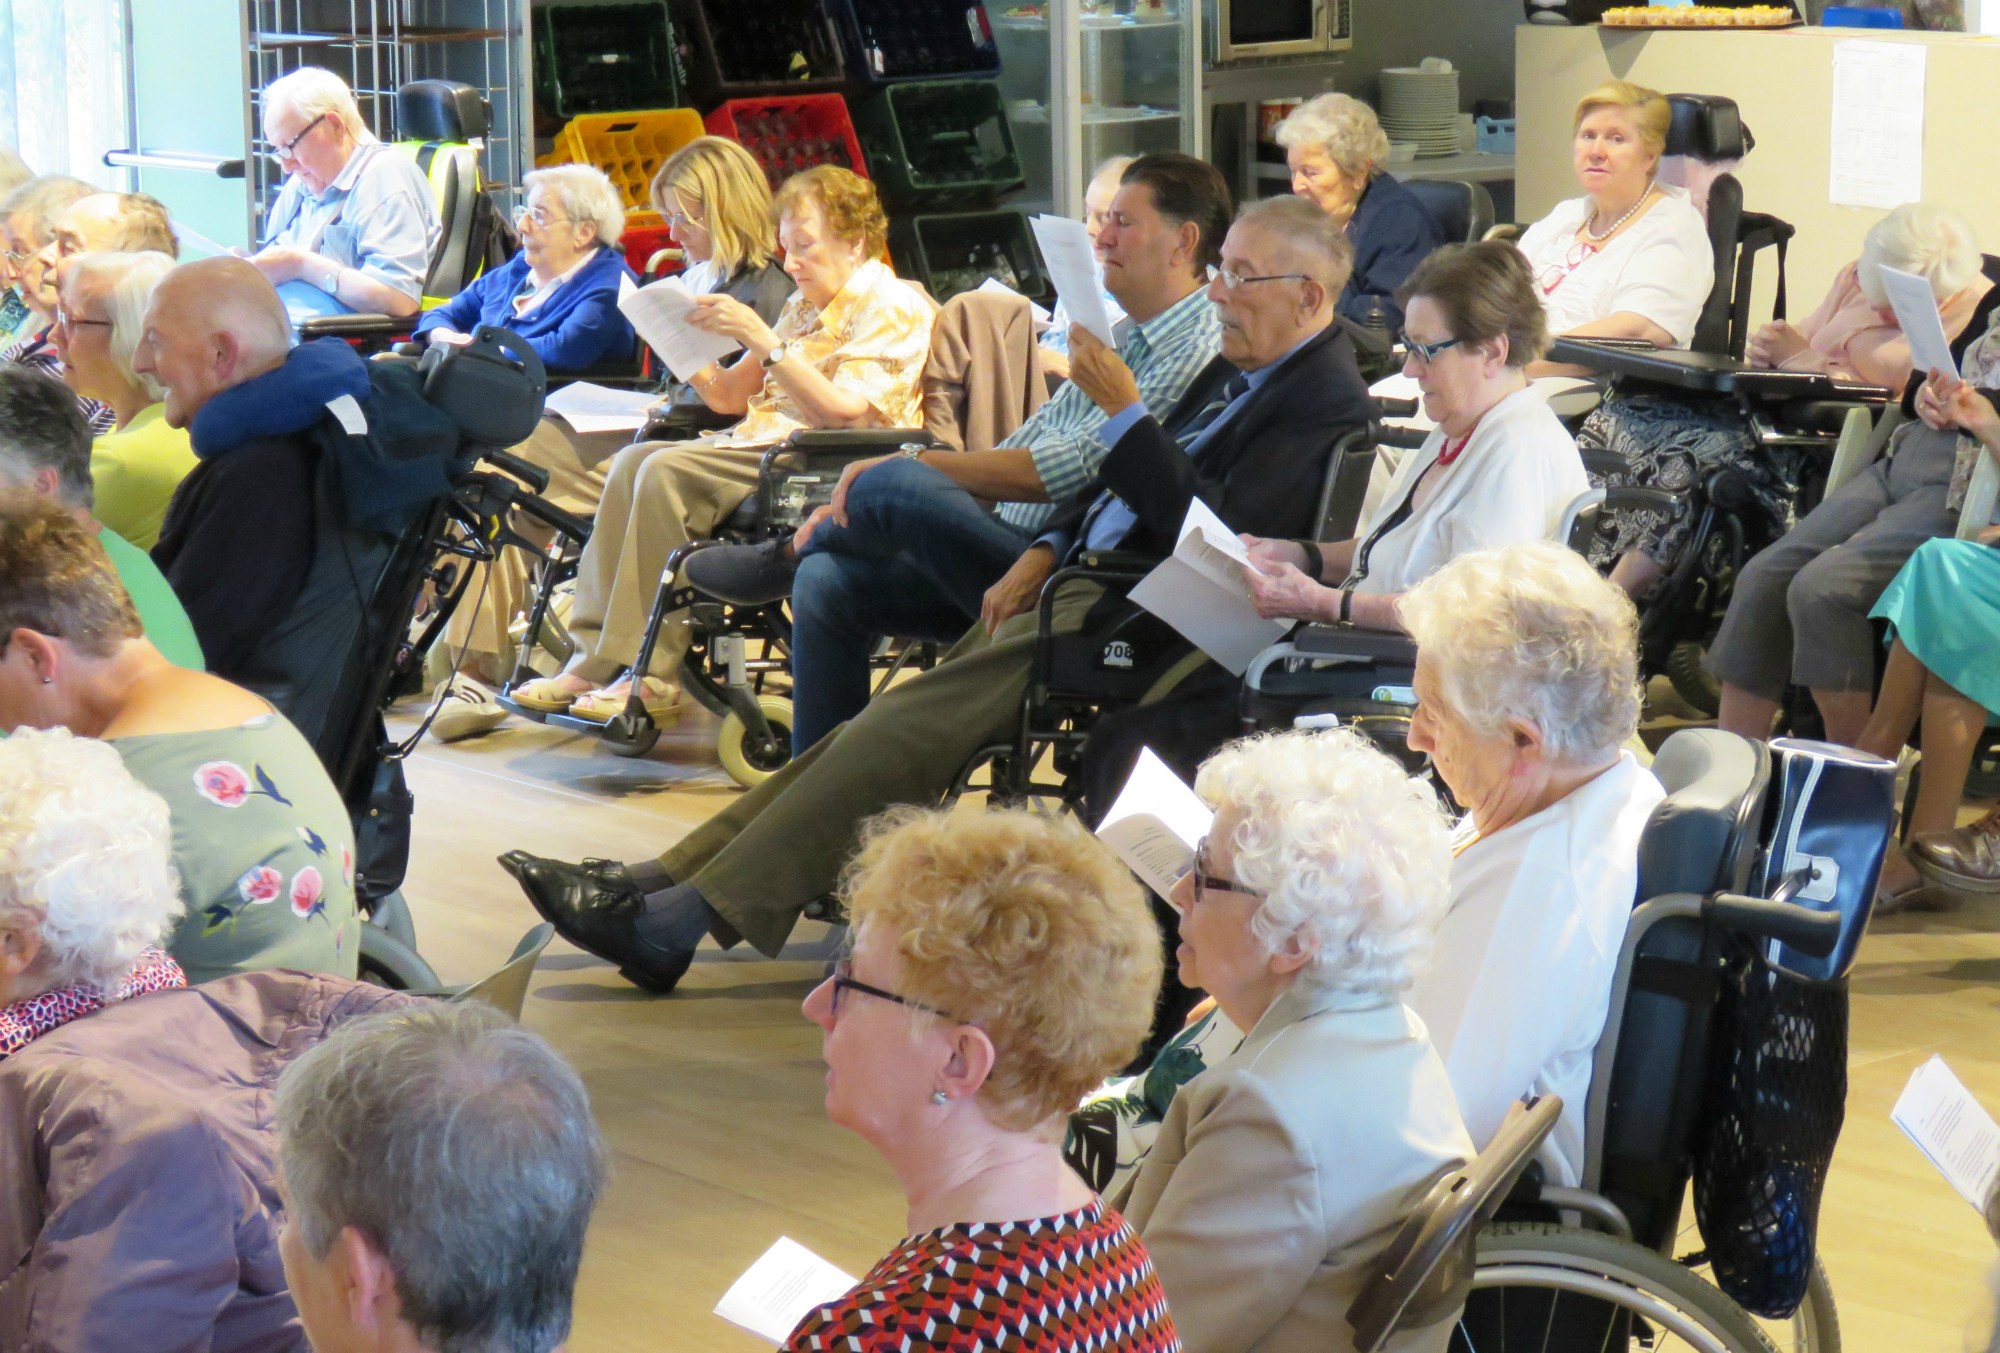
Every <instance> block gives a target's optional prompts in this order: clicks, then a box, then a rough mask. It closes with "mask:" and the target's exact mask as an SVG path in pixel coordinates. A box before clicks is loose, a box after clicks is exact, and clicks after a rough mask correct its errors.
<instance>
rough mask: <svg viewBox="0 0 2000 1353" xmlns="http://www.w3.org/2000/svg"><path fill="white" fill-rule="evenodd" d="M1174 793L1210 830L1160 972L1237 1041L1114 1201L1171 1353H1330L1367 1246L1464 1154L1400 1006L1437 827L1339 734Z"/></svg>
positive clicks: (1239, 747) (1166, 1125)
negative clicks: (1273, 1352) (1209, 1006)
mask: <svg viewBox="0 0 2000 1353" xmlns="http://www.w3.org/2000/svg"><path fill="white" fill-rule="evenodd" d="M1196 791H1197V792H1198V793H1199V794H1200V795H1201V796H1202V798H1203V799H1205V800H1206V801H1207V802H1208V803H1210V804H1211V805H1212V806H1213V807H1214V809H1215V819H1214V821H1213V823H1212V824H1211V825H1210V827H1209V831H1208V836H1207V838H1206V839H1205V840H1204V841H1203V843H1202V846H1201V849H1200V850H1198V851H1197V852H1196V856H1195V864H1194V868H1193V869H1192V870H1191V871H1190V872H1189V874H1188V876H1187V877H1186V878H1184V879H1182V880H1181V882H1180V883H1179V884H1178V885H1176V887H1175V889H1174V895H1173V898H1172V903H1173V905H1174V907H1175V909H1176V910H1178V911H1179V912H1180V914H1181V920H1180V934H1181V945H1180V949H1179V951H1178V953H1177V955H1176V957H1177V958H1178V960H1179V962H1180V965H1181V973H1182V980H1183V981H1184V982H1186V983H1188V984H1189V985H1190V986H1193V985H1200V986H1202V987H1204V988H1206V989H1207V990H1208V991H1209V993H1210V994H1211V995H1212V996H1214V998H1215V1000H1216V1003H1217V1005H1218V1006H1219V1007H1220V1009H1221V1016H1222V1018H1224V1019H1226V1020H1227V1021H1228V1022H1229V1023H1230V1024H1231V1025H1233V1026H1234V1028H1236V1029H1247V1030H1248V1031H1249V1033H1248V1034H1247V1036H1244V1037H1243V1038H1242V1040H1241V1043H1240V1045H1239V1046H1237V1047H1235V1049H1234V1050H1233V1051H1231V1052H1229V1053H1228V1054H1227V1055H1226V1056H1224V1057H1222V1059H1221V1060H1220V1061H1219V1062H1218V1063H1217V1064H1215V1065H1213V1066H1211V1067H1209V1068H1208V1069H1207V1070H1206V1071H1204V1072H1203V1073H1202V1074H1201V1075H1200V1076H1199V1077H1197V1078H1196V1079H1195V1080H1193V1081H1191V1082H1189V1083H1188V1084H1187V1086H1186V1087H1185V1088H1183V1089H1182V1090H1181V1091H1180V1093H1179V1094H1178V1095H1177V1096H1176V1097H1175V1098H1174V1101H1173V1104H1172V1106H1171V1107H1170V1108H1168V1109H1167V1111H1166V1117H1165V1120H1164V1121H1163V1122H1162V1123H1161V1125H1160V1128H1159V1134H1158V1140H1157V1142H1156V1143H1155V1146H1154V1149H1153V1151H1152V1154H1151V1155H1150V1156H1149V1157H1148V1158H1147V1160H1146V1163H1145V1164H1144V1165H1142V1166H1140V1167H1139V1170H1138V1172H1137V1173H1136V1174H1135V1175H1133V1176H1132V1177H1131V1180H1130V1182H1129V1184H1128V1185H1127V1186H1126V1188H1125V1190H1124V1192H1123V1194H1122V1196H1120V1197H1118V1198H1116V1199H1114V1201H1115V1202H1116V1203H1117V1205H1118V1206H1119V1207H1120V1208H1121V1209H1122V1210H1123V1211H1124V1213H1125V1216H1126V1219H1127V1220H1128V1221H1130V1222H1131V1224H1132V1225H1133V1226H1134V1227H1136V1228H1137V1229H1138V1232H1139V1237H1140V1239H1141V1240H1143V1241H1145V1243H1146V1247H1147V1249H1148V1250H1149V1251H1150V1253H1151V1254H1152V1257H1153V1267H1154V1268H1155V1269H1156V1270H1157V1271H1158V1273H1159V1275H1160V1281H1161V1282H1162V1283H1163V1284H1164V1285H1165V1287H1166V1292H1167V1300H1168V1301H1169V1302H1170V1303H1171V1304H1172V1307H1173V1312H1174V1322H1175V1324H1176V1325H1177V1326H1178V1327H1179V1329H1180V1333H1181V1338H1182V1340H1183V1341H1184V1343H1185V1345H1186V1346H1187V1347H1188V1348H1191V1349H1201V1350H1204V1353H1207V1351H1209V1350H1230V1349H1249V1348H1257V1349H1307V1348H1311V1349H1314V1350H1331V1351H1332V1353H1340V1351H1341V1350H1347V1349H1352V1348H1353V1347H1354V1343H1353V1337H1354V1336H1353V1331H1352V1329H1350V1328H1349V1326H1348V1325H1347V1322H1346V1320H1345V1319H1344V1318H1343V1317H1344V1316H1345V1313H1346V1311H1347V1308H1348V1306H1349V1304H1350V1303H1351V1302H1352V1301H1353V1300H1354V1298H1355V1296H1356V1294H1357V1293H1358V1292H1359V1291H1360V1289H1361V1287H1362V1286H1363V1284H1365V1283H1366V1282H1367V1281H1368V1278H1369V1276H1370V1272H1371V1269H1372V1268H1373V1265H1374V1263H1375V1261H1376V1259H1377V1258H1378V1256H1379V1255H1380V1253H1381V1250H1382V1248H1383V1246H1385V1245H1386V1244H1387V1243H1388V1242H1389V1240H1390V1238H1391V1237H1392V1236H1393V1235H1394V1234H1395V1230H1396V1227H1397V1226H1398V1225H1399V1224H1400V1223H1401V1221H1402V1219H1403V1217H1404V1216H1405V1215H1407V1213H1408V1211H1409V1209H1410V1207H1411V1206H1412V1205H1413V1204H1414V1202H1415V1201H1416V1200H1417V1199H1418V1198H1419V1197H1420V1196H1421V1195H1422V1193H1423V1191H1424V1189H1425V1188H1426V1187H1427V1186H1428V1185H1429V1183H1430V1181H1431V1180H1432V1179H1434V1178H1435V1177H1436V1176H1437V1175H1438V1174H1439V1173H1440V1172H1441V1171H1443V1170H1444V1169H1446V1168H1448V1167H1450V1166H1451V1165H1452V1164H1453V1163H1454V1162H1456V1161H1459V1160H1463V1159H1465V1158H1467V1157H1469V1156H1470V1155H1471V1154H1472V1143H1471V1141H1470V1140H1469V1139H1468V1138H1467V1136H1466V1131H1465V1126H1464V1124H1463V1123H1462V1122H1461V1121H1460V1119H1459V1114H1458V1109H1457V1106H1456V1105H1455V1104H1454V1103H1453V1100H1452V1088H1451V1083H1450V1081H1449V1080H1448V1079H1447V1078H1446V1076H1445V1071H1444V1067H1443V1066H1442V1065H1441V1064H1440V1063H1439V1061H1438V1057H1437V1054H1436V1053H1435V1052H1433V1051H1432V1049H1431V1045H1430V1040H1429V1039H1428V1038H1427V1037H1426V1036H1425V1034H1424V1028H1423V1026H1422V1025H1421V1024H1420V1023H1418V1022H1417V1020H1416V1019H1415V1018H1413V1017H1412V1016H1411V1014H1410V1012H1409V1011H1408V1010H1407V1009H1405V1008H1404V1006H1403V1004H1402V1001H1401V999H1400V998H1401V995H1402V993H1403V991H1404V990H1405V989H1406V988H1407V987H1408V986H1409V985H1410V982H1411V980H1412V979H1413V978H1414V976H1415V974H1416V971H1417V969H1418V968H1419V967H1420V966H1421V965H1422V963H1423V962H1424V960H1425V958H1426V956H1427V955H1428V953H1429V951H1430V947H1431V938H1432V932H1433V931H1434V930H1435V928H1436V926H1437V924H1438V920H1439V918H1440V917H1441V916H1442V915H1443V913H1444V909H1445V906H1446V904H1447V901H1448V892H1447V877H1448V873H1449V868H1450V855H1449V836H1448V833H1447V830H1446V824H1445V819H1444V815H1443V813H1442V812H1441V811H1440V809H1439V805H1438V802H1437V797H1436V796H1435V795H1434V794H1433V793H1432V792H1431V791H1430V789H1429V788H1428V787H1426V786H1425V785H1423V784H1420V783H1418V782H1417V781H1414V780H1412V779H1410V778H1409V777H1408V776H1407V775H1405V774H1404V773H1403V770H1402V768H1401V767H1400V766H1399V765H1398V764H1397V763H1396V762H1395V761H1393V760H1391V759H1390V758H1389V757H1387V756H1385V755H1384V754H1383V753H1381V752H1379V751H1377V750H1376V749H1375V748H1374V747H1372V746H1371V745H1369V743H1368V742H1367V741H1366V740H1364V739H1363V738H1361V737H1359V736H1358V735H1356V734H1354V733H1351V732H1348V731H1345V730H1336V731H1333V732H1326V733H1277V734H1271V735H1267V736H1264V737H1259V738H1252V739H1249V740H1247V741H1244V742H1239V743H1235V744H1232V745H1231V746H1228V747H1225V748H1223V749H1222V750H1221V751H1219V752H1217V753H1216V754H1215V755H1214V756H1213V757H1211V758H1210V759H1209V760H1208V761H1207V762H1205V763H1204V764H1203V766H1202V769H1201V773H1200V775H1199V777H1198V778H1197V780H1196ZM1448 1333H1449V1325H1445V1326H1442V1327H1439V1328H1437V1329H1435V1330H1432V1331H1429V1332H1427V1333H1425V1334H1421V1335H1417V1336H1412V1337H1410V1338H1408V1339H1406V1340H1404V1341H1402V1342H1399V1344H1398V1347H1399V1348H1419V1347H1423V1348H1429V1347H1436V1348H1440V1349H1441V1348H1443V1347H1444V1341H1445V1337H1446V1335H1447V1334H1448Z"/></svg>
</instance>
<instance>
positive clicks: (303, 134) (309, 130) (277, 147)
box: [271, 113, 333, 160]
mask: <svg viewBox="0 0 2000 1353" xmlns="http://www.w3.org/2000/svg"><path fill="white" fill-rule="evenodd" d="M331 116H333V115H332V114H331V113H321V114H320V115H319V116H318V117H316V118H314V119H313V120H312V121H311V122H308V123H306V125H305V128H304V130H302V131H300V132H299V134H298V135H297V136H294V137H293V138H292V139H291V140H289V141H273V142H272V143H271V145H272V147H273V149H274V151H275V153H276V155H277V157H278V158H279V159H280V160H289V159H291V158H292V152H293V151H295V150H297V149H298V148H299V142H301V141H303V140H305V139H306V138H307V137H308V136H311V135H312V134H313V128H315V127H317V126H319V124H320V123H322V122H324V121H326V120H327V119H328V118H329V117H331Z"/></svg>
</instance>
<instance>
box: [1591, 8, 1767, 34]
mask: <svg viewBox="0 0 2000 1353" xmlns="http://www.w3.org/2000/svg"><path fill="white" fill-rule="evenodd" d="M1600 22H1601V23H1603V24H1604V26H1605V27H1606V28H1790V27H1792V26H1793V25H1795V24H1798V23H1800V22H1801V20H1800V18H1799V15H1798V11H1797V10H1795V9H1793V8H1792V7H1791V6H1790V5H1745V6H1743V7H1741V8H1727V7H1724V6H1720V5H1621V6H1619V7H1618V8H1616V9H1607V10H1605V11H1604V17H1603V18H1602V19H1601V20H1600Z"/></svg>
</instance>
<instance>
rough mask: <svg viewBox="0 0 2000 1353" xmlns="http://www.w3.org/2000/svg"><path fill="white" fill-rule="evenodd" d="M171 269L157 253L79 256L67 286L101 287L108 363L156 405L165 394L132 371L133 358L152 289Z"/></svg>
mask: <svg viewBox="0 0 2000 1353" xmlns="http://www.w3.org/2000/svg"><path fill="white" fill-rule="evenodd" d="M173 269H174V261H173V259H171V258H169V257H167V256H166V255H165V254H163V253H160V252H159V251H158V250H156V249H147V250H144V251H142V252H140V253H133V254H128V253H116V252H112V253H103V254H79V255H77V257H76V261H75V262H74V263H72V264H71V265H70V275H69V276H70V285H71V286H88V285H90V284H93V283H95V284H96V285H98V286H100V287H102V289H103V296H104V308H105V309H106V310H107V311H109V312H110V319H111V360H112V361H113V362H116V363H117V364H118V371H119V374H121V375H123V376H124V377H125V379H126V380H128V381H132V382H135V383H136V384H137V385H138V386H139V388H140V389H142V390H144V391H145V392H146V398H147V399H149V400H151V401H152V402H153V403H155V404H157V403H159V402H160V401H161V400H163V399H165V398H166V397H167V396H166V391H165V390H163V389H162V388H161V386H160V383H159V382H158V381H156V380H154V379H153V377H152V376H151V375H150V374H140V373H138V372H135V371H133V370H132V354H133V353H134V352H136V351H138V348H139V336H140V335H141V334H142V333H144V332H145V329H146V306H147V305H148V304H150V303H151V301H152V299H153V288H154V287H156V286H158V285H159V284H160V279H161V278H162V277H165V276H166V275H167V274H168V273H170V272H172V271H173Z"/></svg>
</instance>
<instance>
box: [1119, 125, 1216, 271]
mask: <svg viewBox="0 0 2000 1353" xmlns="http://www.w3.org/2000/svg"><path fill="white" fill-rule="evenodd" d="M1118 181H1119V183H1121V184H1125V183H1137V184H1143V185H1144V186H1145V187H1146V188H1147V189H1148V190H1149V191H1150V192H1151V193H1152V194H1153V210H1154V211H1157V212H1158V213H1160V215H1162V216H1164V217H1166V218H1167V219H1168V220H1169V221H1172V222H1173V223H1174V224H1176V225H1185V224H1187V223H1188V222H1190V221H1192V222H1193V223H1194V226H1195V229H1197V230H1199V231H1200V232H1201V238H1200V240H1199V241H1198V242H1197V243H1196V245H1195V258H1194V262H1195V266H1196V267H1197V268H1203V269H1206V268H1213V267H1217V266H1218V265H1220V264H1221V262H1222V237H1223V236H1224V235H1227V234H1228V233H1229V217H1230V215H1231V213H1232V212H1233V211H1234V210H1235V204H1234V203H1233V202H1232V201H1231V200H1230V196H1229V184H1228V183H1227V182H1226V181H1224V179H1223V177H1222V171H1221V170H1219V169H1217V168H1216V167H1215V166H1214V165H1212V164H1210V163H1209V162H1208V161H1207V160H1197V159H1196V158H1195V157H1194V156H1192V155H1183V154H1181V153H1180V152H1179V151H1177V150H1165V151H1156V152H1154V153H1153V154H1151V155H1141V156H1140V157H1139V158H1138V159H1136V160H1134V161H1132V163H1131V164H1129V165H1126V166H1125V173H1124V175H1123V177H1121V178H1120V179H1119V180H1118Z"/></svg>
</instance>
